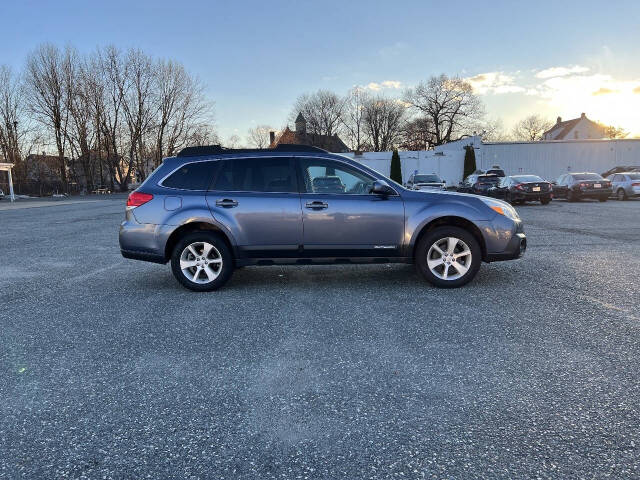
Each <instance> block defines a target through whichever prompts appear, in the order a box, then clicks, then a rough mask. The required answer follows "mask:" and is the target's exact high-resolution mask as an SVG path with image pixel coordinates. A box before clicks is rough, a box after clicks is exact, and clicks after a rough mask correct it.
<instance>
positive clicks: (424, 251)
mask: <svg viewBox="0 0 640 480" xmlns="http://www.w3.org/2000/svg"><path fill="white" fill-rule="evenodd" d="M481 257H482V252H481V250H480V245H479V244H478V241H477V240H476V239H475V237H474V236H473V235H472V234H471V233H469V232H468V231H467V230H464V229H462V228H459V227H453V226H451V227H448V226H447V227H438V228H436V229H434V230H432V231H431V232H428V233H427V234H426V235H424V236H423V237H422V238H421V239H420V241H419V242H418V245H417V247H416V258H415V261H416V267H417V268H418V271H419V272H420V273H421V274H422V276H423V277H424V278H425V279H426V280H427V281H428V282H430V283H432V284H433V285H435V286H436V287H441V288H455V287H461V286H462V285H465V284H467V283H469V282H470V281H471V280H473V277H475V276H476V274H477V273H478V269H479V268H480V263H481V261H482V258H481Z"/></svg>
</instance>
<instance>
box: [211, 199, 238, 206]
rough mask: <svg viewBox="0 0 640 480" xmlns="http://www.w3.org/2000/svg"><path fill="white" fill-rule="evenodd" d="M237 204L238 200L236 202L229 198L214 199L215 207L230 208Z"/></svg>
mask: <svg viewBox="0 0 640 480" xmlns="http://www.w3.org/2000/svg"><path fill="white" fill-rule="evenodd" d="M237 206H238V202H236V201H235V200H231V199H230V198H222V199H220V200H216V207H224V208H232V207H237Z"/></svg>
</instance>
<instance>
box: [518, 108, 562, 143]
mask: <svg viewBox="0 0 640 480" xmlns="http://www.w3.org/2000/svg"><path fill="white" fill-rule="evenodd" d="M552 126H553V122H550V121H549V120H545V119H544V118H542V117H541V116H539V115H535V114H534V115H529V116H528V117H526V118H523V119H522V120H520V121H519V122H518V123H516V125H515V126H514V127H513V138H514V140H523V141H525V142H537V141H539V140H542V139H543V138H544V132H546V131H547V130H549V129H550V128H551V127H552Z"/></svg>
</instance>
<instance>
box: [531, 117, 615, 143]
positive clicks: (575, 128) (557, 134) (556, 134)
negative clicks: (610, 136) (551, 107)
mask: <svg viewBox="0 0 640 480" xmlns="http://www.w3.org/2000/svg"><path fill="white" fill-rule="evenodd" d="M601 138H607V132H606V127H605V126H604V125H601V124H599V123H597V122H594V121H593V120H589V119H588V118H587V115H586V114H584V113H582V114H581V115H580V117H579V118H574V119H572V120H565V121H564V122H563V121H562V118H561V117H558V120H557V122H556V124H555V125H554V126H553V127H551V128H550V129H549V130H547V131H546V132H544V139H545V140H585V139H601Z"/></svg>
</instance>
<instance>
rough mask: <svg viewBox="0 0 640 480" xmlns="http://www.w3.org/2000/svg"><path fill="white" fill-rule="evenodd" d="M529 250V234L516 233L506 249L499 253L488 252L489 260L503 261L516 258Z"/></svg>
mask: <svg viewBox="0 0 640 480" xmlns="http://www.w3.org/2000/svg"><path fill="white" fill-rule="evenodd" d="M526 250H527V236H526V235H525V234H524V232H519V233H516V234H515V235H514V236H513V237H512V238H511V240H509V243H508V244H507V247H506V248H505V249H504V251H502V252H499V253H487V262H502V261H504V260H515V259H517V258H520V257H522V256H523V255H524V253H525V252H526Z"/></svg>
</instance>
